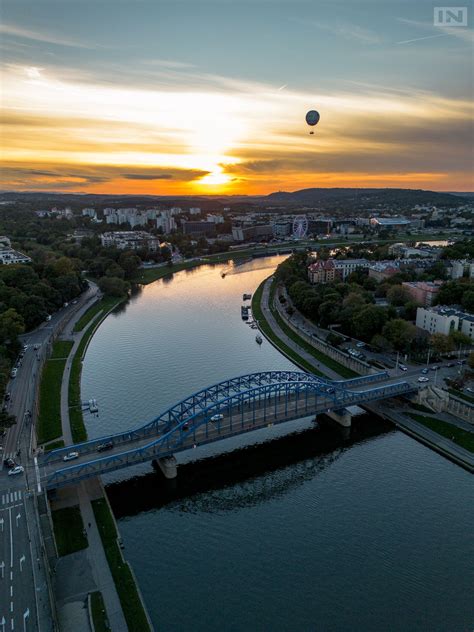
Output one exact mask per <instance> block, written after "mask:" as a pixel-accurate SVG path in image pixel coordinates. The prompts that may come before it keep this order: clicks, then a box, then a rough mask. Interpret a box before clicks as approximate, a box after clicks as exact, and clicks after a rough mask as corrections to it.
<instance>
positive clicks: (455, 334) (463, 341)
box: [449, 331, 472, 349]
mask: <svg viewBox="0 0 474 632" xmlns="http://www.w3.org/2000/svg"><path fill="white" fill-rule="evenodd" d="M449 338H450V340H452V343H453V348H454V347H455V348H456V349H460V348H461V347H470V346H471V345H472V340H471V338H470V337H469V336H468V335H467V334H464V333H463V332H462V331H452V332H451V333H450V334H449Z"/></svg>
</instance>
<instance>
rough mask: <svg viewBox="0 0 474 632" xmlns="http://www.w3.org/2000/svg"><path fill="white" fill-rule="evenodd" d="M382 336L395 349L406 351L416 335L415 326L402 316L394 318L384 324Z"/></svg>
mask: <svg viewBox="0 0 474 632" xmlns="http://www.w3.org/2000/svg"><path fill="white" fill-rule="evenodd" d="M382 336H383V337H384V338H386V339H387V340H388V341H389V342H390V343H391V345H392V346H393V348H394V349H395V350H396V351H406V350H408V348H409V346H410V343H411V341H412V340H413V339H414V338H415V336H416V327H415V326H414V325H412V324H411V323H409V322H407V321H406V320H403V319H402V318H394V319H393V320H389V321H388V322H387V323H386V324H385V325H384V328H383V329H382Z"/></svg>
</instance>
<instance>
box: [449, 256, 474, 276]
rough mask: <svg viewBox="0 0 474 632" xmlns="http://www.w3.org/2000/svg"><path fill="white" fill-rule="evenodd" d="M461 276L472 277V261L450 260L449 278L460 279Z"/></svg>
mask: <svg viewBox="0 0 474 632" xmlns="http://www.w3.org/2000/svg"><path fill="white" fill-rule="evenodd" d="M463 276H468V277H469V278H470V279H472V278H474V263H473V262H472V261H465V260H462V261H451V278H452V279H461V278H462V277H463Z"/></svg>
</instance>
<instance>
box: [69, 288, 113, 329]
mask: <svg viewBox="0 0 474 632" xmlns="http://www.w3.org/2000/svg"><path fill="white" fill-rule="evenodd" d="M122 301H123V298H120V297H116V296H105V297H104V298H102V299H101V300H100V301H98V302H97V303H94V304H93V305H91V306H90V307H89V309H88V310H87V311H86V312H84V314H82V316H81V317H80V318H79V320H78V321H77V323H76V324H75V325H74V331H82V330H83V329H84V327H86V326H87V325H88V324H89V323H90V322H91V320H92V319H93V318H95V317H96V316H97V314H99V313H100V312H106V313H107V312H109V311H110V310H111V309H113V308H114V307H115V306H116V305H118V304H119V303H120V302H122Z"/></svg>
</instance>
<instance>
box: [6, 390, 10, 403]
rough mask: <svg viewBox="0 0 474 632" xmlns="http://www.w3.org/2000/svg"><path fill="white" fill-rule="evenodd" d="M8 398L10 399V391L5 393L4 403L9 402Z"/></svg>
mask: <svg viewBox="0 0 474 632" xmlns="http://www.w3.org/2000/svg"><path fill="white" fill-rule="evenodd" d="M10 397H11V393H10V391H7V392H6V393H5V401H6V402H8V401H9V399H10Z"/></svg>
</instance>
